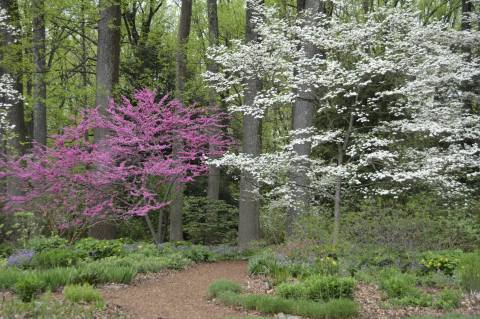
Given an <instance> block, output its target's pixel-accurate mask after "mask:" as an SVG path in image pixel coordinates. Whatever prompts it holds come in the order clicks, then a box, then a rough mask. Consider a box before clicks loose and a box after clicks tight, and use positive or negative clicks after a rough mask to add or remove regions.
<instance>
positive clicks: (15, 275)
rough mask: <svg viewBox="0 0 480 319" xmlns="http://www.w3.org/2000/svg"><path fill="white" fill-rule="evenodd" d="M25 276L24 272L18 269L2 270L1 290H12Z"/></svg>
mask: <svg viewBox="0 0 480 319" xmlns="http://www.w3.org/2000/svg"><path fill="white" fill-rule="evenodd" d="M23 275H24V272H23V271H21V270H20V269H18V268H11V267H8V268H3V267H2V268H0V289H2V290H5V289H12V288H13V287H15V283H16V282H17V281H18V280H19V279H20V278H22V277H23Z"/></svg>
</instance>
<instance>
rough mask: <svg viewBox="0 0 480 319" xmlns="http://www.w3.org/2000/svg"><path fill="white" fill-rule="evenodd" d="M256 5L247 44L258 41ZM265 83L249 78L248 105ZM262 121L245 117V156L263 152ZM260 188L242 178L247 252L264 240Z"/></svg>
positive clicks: (242, 238) (242, 242) (241, 230)
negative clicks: (257, 242) (259, 198)
mask: <svg viewBox="0 0 480 319" xmlns="http://www.w3.org/2000/svg"><path fill="white" fill-rule="evenodd" d="M252 6H253V4H252V2H250V1H247V12H246V30H245V37H246V41H247V42H254V41H258V34H257V33H256V32H255V30H254V28H255V22H254V19H253V18H254V16H253V14H254V13H253V8H252ZM260 87H261V81H260V80H259V79H257V78H252V79H249V80H248V82H247V89H246V90H245V105H252V104H253V103H254V101H255V97H256V95H257V92H258V90H259V89H260ZM261 125H262V124H261V120H260V119H258V118H255V117H253V116H251V115H244V116H243V140H242V144H243V153H244V154H247V155H251V156H258V155H260V152H261ZM257 190H258V186H257V185H256V182H255V181H254V179H253V177H252V176H251V174H248V173H246V172H242V173H241V176H240V209H239V215H240V216H239V223H238V246H239V248H240V249H242V250H243V249H246V248H248V247H249V245H250V243H251V242H252V241H254V240H258V239H260V202H259V200H258V198H257V197H256V192H257Z"/></svg>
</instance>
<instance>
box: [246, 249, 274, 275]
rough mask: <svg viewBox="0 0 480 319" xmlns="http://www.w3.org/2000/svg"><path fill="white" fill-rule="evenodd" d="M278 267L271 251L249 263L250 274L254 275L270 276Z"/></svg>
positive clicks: (251, 259)
mask: <svg viewBox="0 0 480 319" xmlns="http://www.w3.org/2000/svg"><path fill="white" fill-rule="evenodd" d="M277 267H278V263H277V259H276V256H275V254H274V253H272V252H270V251H264V252H263V253H261V254H259V255H255V256H253V257H252V258H250V260H249V261H248V272H249V273H250V274H252V275H269V274H271V272H272V270H273V269H275V268H277Z"/></svg>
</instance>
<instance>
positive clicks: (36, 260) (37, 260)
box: [32, 248, 80, 268]
mask: <svg viewBox="0 0 480 319" xmlns="http://www.w3.org/2000/svg"><path fill="white" fill-rule="evenodd" d="M79 260H80V255H79V254H78V253H77V252H76V251H75V250H73V249H71V248H53V249H49V250H45V251H40V252H39V253H37V254H35V256H34V257H33V260H32V266H33V267H38V268H52V267H68V266H74V265H76V264H77V262H78V261H79Z"/></svg>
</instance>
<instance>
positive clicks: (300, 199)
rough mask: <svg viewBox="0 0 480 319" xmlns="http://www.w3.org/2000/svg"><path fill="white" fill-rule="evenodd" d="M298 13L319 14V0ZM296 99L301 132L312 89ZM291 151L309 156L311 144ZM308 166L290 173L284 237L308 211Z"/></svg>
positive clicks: (309, 50)
mask: <svg viewBox="0 0 480 319" xmlns="http://www.w3.org/2000/svg"><path fill="white" fill-rule="evenodd" d="M297 6H298V7H297V10H298V13H299V14H301V13H302V12H303V11H304V10H306V9H309V10H312V11H313V12H319V11H320V10H321V9H322V6H321V1H320V0H305V1H299V2H298V3H297ZM302 46H303V49H304V50H305V55H306V57H307V58H312V57H313V56H314V55H315V53H316V52H315V51H316V50H315V47H314V46H313V45H312V44H310V43H303V44H302ZM297 94H298V97H297V98H296V100H295V103H294V105H293V112H292V130H301V129H306V128H309V127H311V126H312V125H313V119H314V117H315V105H314V102H315V95H314V93H313V91H312V88H310V87H308V86H302V87H300V88H299V91H298V93H297ZM298 137H299V138H306V137H308V135H307V134H303V135H300V136H298ZM293 150H294V151H295V153H296V154H297V155H298V156H307V157H308V156H310V152H311V143H303V144H296V145H294V147H293ZM308 169H309V165H308V163H307V162H305V161H298V164H297V166H296V167H295V170H294V171H293V172H291V175H290V183H291V185H292V192H293V200H294V205H293V206H291V207H289V208H288V211H287V220H286V235H287V237H291V236H292V234H293V229H294V226H295V222H296V221H297V219H298V216H299V215H300V214H301V213H302V212H303V211H305V210H307V209H308V205H309V202H310V194H309V191H308V187H309V181H308V177H307V172H308Z"/></svg>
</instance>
